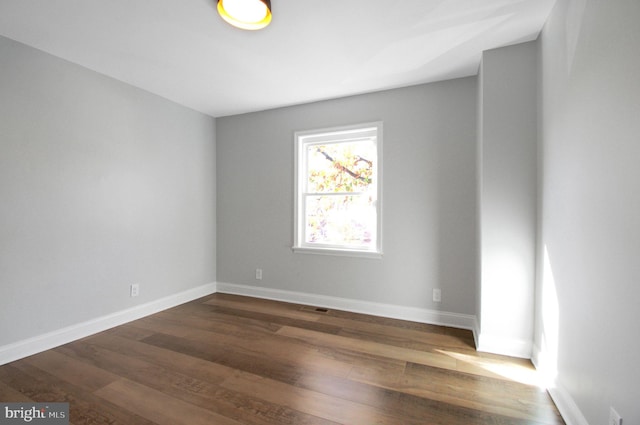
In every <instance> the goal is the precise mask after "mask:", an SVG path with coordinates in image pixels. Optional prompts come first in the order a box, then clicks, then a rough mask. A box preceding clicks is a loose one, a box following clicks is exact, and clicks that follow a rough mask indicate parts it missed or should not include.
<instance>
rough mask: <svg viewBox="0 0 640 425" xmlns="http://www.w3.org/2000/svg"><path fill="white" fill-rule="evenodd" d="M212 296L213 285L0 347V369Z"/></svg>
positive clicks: (214, 290) (214, 287)
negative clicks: (8, 364)
mask: <svg viewBox="0 0 640 425" xmlns="http://www.w3.org/2000/svg"><path fill="white" fill-rule="evenodd" d="M214 292H216V284H215V283H209V284H206V285H202V286H199V287H197V288H193V289H189V290H186V291H184V292H180V293H177V294H173V295H169V296H168V297H164V298H161V299H159V300H155V301H151V302H148V303H146V304H142V305H138V306H135V307H132V308H129V309H126V310H122V311H118V312H115V313H112V314H108V315H106V316H102V317H97V318H95V319H91V320H88V321H86V322H83V323H79V324H77V325H72V326H68V327H66V328H62V329H58V330H56V331H53V332H48V333H46V334H43V335H38V336H35V337H32V338H28V339H25V340H22V341H18V342H15V343H12V344H8V345H5V346H2V347H0V365H3V364H6V363H10V362H12V361H15V360H19V359H22V358H24V357H28V356H31V355H33V354H37V353H40V352H42V351H46V350H50V349H52V348H55V347H58V346H60V345H63V344H67V343H69V342H72V341H75V340H78V339H80V338H85V337H87V336H90V335H93V334H96V333H98V332H102V331H104V330H107V329H110V328H113V327H115V326H119V325H122V324H125V323H128V322H131V321H133V320H136V319H140V318H142V317H145V316H148V315H150V314H154V313H157V312H159V311H162V310H166V309H168V308H171V307H175V306H177V305H180V304H183V303H186V302H188V301H192V300H195V299H197V298H200V297H204V296H206V295H209V294H213V293H214Z"/></svg>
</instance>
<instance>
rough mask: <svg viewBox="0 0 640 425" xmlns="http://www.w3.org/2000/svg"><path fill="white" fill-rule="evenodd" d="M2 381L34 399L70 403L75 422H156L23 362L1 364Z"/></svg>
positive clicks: (145, 424) (140, 424) (149, 424)
mask: <svg viewBox="0 0 640 425" xmlns="http://www.w3.org/2000/svg"><path fill="white" fill-rule="evenodd" d="M0 380H1V381H3V382H5V383H7V384H8V385H9V386H10V387H13V388H14V389H16V390H18V391H19V392H21V393H23V394H24V395H25V396H27V397H29V399H31V400H33V401H35V402H42V403H46V402H59V403H69V416H70V422H71V423H74V424H76V425H81V424H135V425H157V424H156V423H155V422H152V421H150V420H147V419H145V418H143V417H141V416H138V415H136V414H135V413H132V412H130V411H128V410H126V409H124V408H122V407H120V406H117V405H115V404H112V403H110V402H108V401H105V400H102V399H100V398H98V397H96V396H95V395H94V394H93V393H91V392H88V391H85V390H83V389H81V388H78V387H75V386H73V385H71V384H68V383H66V382H64V381H61V380H59V379H57V378H56V377H55V376H53V375H51V374H49V373H48V372H46V371H43V370H42V369H39V368H36V367H35V366H31V365H29V364H27V363H26V362H23V361H17V362H14V363H11V364H9V365H5V366H2V367H0Z"/></svg>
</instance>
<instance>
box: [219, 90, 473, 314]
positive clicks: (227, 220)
mask: <svg viewBox="0 0 640 425" xmlns="http://www.w3.org/2000/svg"><path fill="white" fill-rule="evenodd" d="M475 99H476V83H475V78H467V79H459V80H452V81H447V82H443V83H436V84H429V85H422V86H415V87H409V88H404V89H397V90H390V91H385V92H379V93H373V94H367V95H362V96H354V97H349V98H343V99H338V100H331V101H326V102H318V103H313V104H307V105H302V106H296V107H290V108H283V109H276V110H271V111H265V112H259V113H252V114H246V115H239V116H231V117H224V118H220V119H218V120H217V122H216V129H217V137H216V140H217V149H218V150H217V154H218V164H217V172H218V222H217V223H218V261H217V264H218V281H219V282H225V283H233V284H245V285H258V284H259V285H260V286H263V287H266V288H272V289H283V290H289V291H299V292H304V293H310V294H318V295H329V296H335V297H342V298H348V299H356V300H364V301H372V302H381V303H386V304H395V305H400V306H410V307H419V308H428V309H441V310H443V311H448V312H456V313H463V314H475V305H474V304H475V267H476V239H475V233H476V230H475V229H476V222H475V209H476V208H475V196H476V193H475V190H476V188H475V174H476V171H475V166H476V164H475V155H476V148H475V129H476V100H475ZM377 120H382V121H383V122H384V146H383V148H384V153H383V168H384V181H383V192H384V193H383V196H384V205H383V241H384V242H383V243H384V246H383V250H384V256H383V258H382V259H365V258H353V257H337V256H325V255H310V254H299V253H298V254H294V253H293V252H292V250H291V247H292V243H293V196H294V194H293V179H294V176H293V155H294V141H293V133H294V131H297V130H309V129H317V128H326V127H333V126H340V125H347V124H354V123H360V122H370V121H377ZM256 268H262V269H263V272H264V279H263V280H261V281H256V280H255V269H256ZM434 287H441V288H442V303H441V304H434V303H432V301H431V298H432V297H431V294H432V288H434Z"/></svg>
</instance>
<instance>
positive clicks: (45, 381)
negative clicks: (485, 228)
mask: <svg viewBox="0 0 640 425" xmlns="http://www.w3.org/2000/svg"><path fill="white" fill-rule="evenodd" d="M535 381H536V374H535V371H534V369H533V367H532V366H531V363H530V362H529V361H525V360H520V359H512V358H508V357H501V356H495V355H487V354H481V353H477V352H476V351H475V349H474V343H473V337H472V334H471V332H468V331H464V330H459V329H452V328H445V327H438V326H432V325H425V324H419V323H413V322H405V321H400V320H393V319H385V318H379V317H372V316H366V315H361V314H354V313H347V312H342V311H335V310H330V311H316V309H314V308H313V307H308V306H301V305H295V304H286V303H280V302H274V301H267V300H259V299H255V298H247V297H239V296H234V295H224V294H214V295H212V296H209V297H205V298H202V299H199V300H196V301H193V302H190V303H187V304H184V305H181V306H179V307H176V308H173V309H170V310H167V311H164V312H162V313H158V314H155V315H153V316H149V317H147V318H144V319H141V320H138V321H135V322H132V323H129V324H127V325H124V326H120V327H117V328H114V329H111V330H109V331H106V332H102V333H100V334H97V335H94V336H91V337H89V338H85V339H82V340H79V341H76V342H73V343H71V344H67V345H64V346H61V347H59V348H56V349H53V350H49V351H46V352H44V353H40V354H37V355H35V356H31V357H29V358H26V359H22V360H19V361H16V362H13V363H10V364H7V365H4V366H1V367H0V400H2V401H36V402H69V403H70V421H71V423H72V424H76V425H79V424H167V425H177V424H189V425H197V424H216V425H218V424H220V425H226V424H251V425H254V424H255V425H272V424H292V425H298V424H301V425H312V424H313V425H329V424H345V425H346V424H349V425H370V424H392V425H413V424H464V425H469V424H563V423H564V422H563V421H562V419H561V418H560V416H559V414H558V412H557V410H556V408H555V406H554V405H553V402H552V401H551V399H550V398H549V396H548V394H547V393H546V392H545V391H544V390H541V389H540V388H538V387H537V386H536V385H535Z"/></svg>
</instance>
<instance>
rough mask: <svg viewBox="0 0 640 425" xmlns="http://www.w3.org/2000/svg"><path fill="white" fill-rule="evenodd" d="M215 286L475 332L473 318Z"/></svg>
mask: <svg viewBox="0 0 640 425" xmlns="http://www.w3.org/2000/svg"><path fill="white" fill-rule="evenodd" d="M217 286H218V288H217V289H218V292H222V293H225V294H235V295H246V296H250V297H256V298H264V299H269V300H276V301H284V302H290V303H296V304H304V305H311V306H316V307H325V308H331V309H335V310H345V311H350V312H353V313H363V314H370V315H373V316H382V317H389V318H392V319H401V320H409V321H412V322H420V323H428V324H432V325H441V326H450V327H453V328H460V329H469V330H474V324H475V322H476V317H475V316H472V315H467V314H458V313H449V312H446V311H437V310H428V309H424V308H417V307H405V306H399V305H393V304H382V303H376V302H370V301H360V300H354V299H349V298H339V297H331V296H327V295H316V294H308V293H303V292H294V291H284V290H280V289H270V288H263V287H257V286H248V285H238V284H234V283H224V282H218V284H217Z"/></svg>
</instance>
